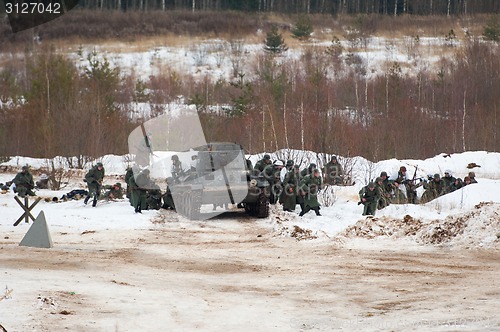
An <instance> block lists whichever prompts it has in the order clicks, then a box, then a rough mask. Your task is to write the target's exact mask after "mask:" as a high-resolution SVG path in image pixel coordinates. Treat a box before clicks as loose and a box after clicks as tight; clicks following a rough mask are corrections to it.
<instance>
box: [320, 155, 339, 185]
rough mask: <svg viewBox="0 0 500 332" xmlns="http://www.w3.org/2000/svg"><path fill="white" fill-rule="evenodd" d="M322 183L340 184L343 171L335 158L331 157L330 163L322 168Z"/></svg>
mask: <svg viewBox="0 0 500 332" xmlns="http://www.w3.org/2000/svg"><path fill="white" fill-rule="evenodd" d="M323 176H324V182H325V184H328V185H336V184H342V178H343V176H344V170H343V169H342V165H340V163H339V162H338V160H337V157H336V156H332V158H331V159H330V161H329V162H328V163H327V164H326V165H325V167H323Z"/></svg>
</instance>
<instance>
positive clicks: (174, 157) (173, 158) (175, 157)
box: [170, 154, 179, 161]
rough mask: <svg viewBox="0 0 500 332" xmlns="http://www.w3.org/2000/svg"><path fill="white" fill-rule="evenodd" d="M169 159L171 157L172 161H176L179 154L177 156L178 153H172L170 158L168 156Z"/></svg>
mask: <svg viewBox="0 0 500 332" xmlns="http://www.w3.org/2000/svg"><path fill="white" fill-rule="evenodd" d="M170 159H172V160H174V161H177V160H179V156H178V155H176V154H174V155H173V156H172V158H170Z"/></svg>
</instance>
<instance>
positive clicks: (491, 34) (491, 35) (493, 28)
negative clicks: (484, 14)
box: [483, 16, 500, 42]
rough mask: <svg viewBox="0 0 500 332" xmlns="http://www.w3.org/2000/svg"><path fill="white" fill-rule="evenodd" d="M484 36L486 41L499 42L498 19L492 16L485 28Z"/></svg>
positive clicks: (499, 28)
mask: <svg viewBox="0 0 500 332" xmlns="http://www.w3.org/2000/svg"><path fill="white" fill-rule="evenodd" d="M483 29H484V31H483V36H484V38H485V39H486V40H491V41H496V42H497V41H499V40H500V24H498V22H497V18H496V17H495V16H492V17H491V18H490V19H489V21H488V23H487V24H486V25H485V26H484V28H483Z"/></svg>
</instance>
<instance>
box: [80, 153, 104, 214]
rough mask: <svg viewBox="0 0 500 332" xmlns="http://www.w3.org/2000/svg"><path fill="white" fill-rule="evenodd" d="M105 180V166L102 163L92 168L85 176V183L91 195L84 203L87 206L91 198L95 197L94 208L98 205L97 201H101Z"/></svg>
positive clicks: (88, 195)
mask: <svg viewBox="0 0 500 332" xmlns="http://www.w3.org/2000/svg"><path fill="white" fill-rule="evenodd" d="M103 179H104V166H103V165H102V163H101V162H98V163H97V164H96V165H95V166H94V167H92V168H91V169H90V170H89V171H88V172H87V174H86V175H85V180H84V181H85V182H87V187H88V191H89V193H88V194H87V197H85V200H84V201H83V202H84V203H85V204H87V203H88V202H89V200H90V198H91V197H94V201H93V202H92V206H93V207H95V206H96V205H97V200H98V199H99V194H100V193H101V186H102V180H103Z"/></svg>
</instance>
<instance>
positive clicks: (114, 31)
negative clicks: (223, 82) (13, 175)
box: [0, 10, 489, 52]
mask: <svg viewBox="0 0 500 332" xmlns="http://www.w3.org/2000/svg"><path fill="white" fill-rule="evenodd" d="M488 17H489V15H476V16H468V17H451V18H447V17H445V16H411V15H404V16H398V17H392V16H383V15H369V16H368V15H344V16H336V17H334V16H331V15H320V14H317V15H311V21H312V24H313V27H314V38H315V39H317V40H331V39H332V38H333V36H337V37H339V38H343V36H344V35H345V31H346V29H348V28H356V29H358V30H361V31H362V32H364V33H366V34H369V35H372V36H379V37H391V38H394V37H403V36H416V35H418V36H420V37H431V36H432V37H435V36H445V35H446V34H447V33H448V32H449V31H450V30H451V29H453V30H454V32H455V34H456V35H457V37H458V38H463V37H465V32H464V31H465V29H467V30H469V31H470V32H471V33H472V34H473V35H476V36H478V35H481V34H482V30H483V26H484V24H485V22H486V21H487V19H488ZM297 18H298V16H297V15H292V16H290V15H279V14H260V15H258V14H245V13H240V12H198V13H195V14H193V13H191V12H189V11H175V12H172V11H169V12H161V11H155V12H148V13H144V12H126V13H123V12H119V11H109V12H100V11H90V10H73V11H70V12H69V13H68V14H66V15H64V16H62V17H61V18H59V19H56V20H54V21H52V22H51V23H49V24H46V25H43V26H41V27H38V28H34V29H30V30H27V31H22V32H19V33H16V34H13V33H12V32H11V31H10V27H9V26H8V25H7V23H6V22H4V23H3V24H0V52H2V51H7V50H8V51H12V50H16V49H18V50H22V49H24V48H25V46H26V45H27V44H32V43H33V37H34V36H36V35H39V36H40V37H41V38H42V40H51V41H54V42H57V43H60V46H67V45H71V44H72V45H78V44H85V43H88V42H95V43H110V42H111V43H114V42H116V41H117V40H118V41H126V42H127V44H133V45H137V46H138V47H139V50H140V49H143V48H149V47H151V46H158V45H169V46H181V45H185V44H186V37H187V38H189V40H190V41H192V40H193V38H205V39H206V38H222V39H227V40H229V39H245V40H246V41H247V42H249V43H252V42H262V41H263V40H264V39H265V32H266V31H268V29H269V27H270V26H271V24H277V25H278V26H279V27H280V29H281V31H282V34H283V37H284V38H285V39H286V42H287V43H288V44H289V45H297V44H298V43H299V42H298V41H296V40H295V39H293V38H291V37H290V36H291V33H290V28H291V27H293V24H294V23H295V22H296V21H297ZM258 31H261V33H260V34H259V33H258Z"/></svg>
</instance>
